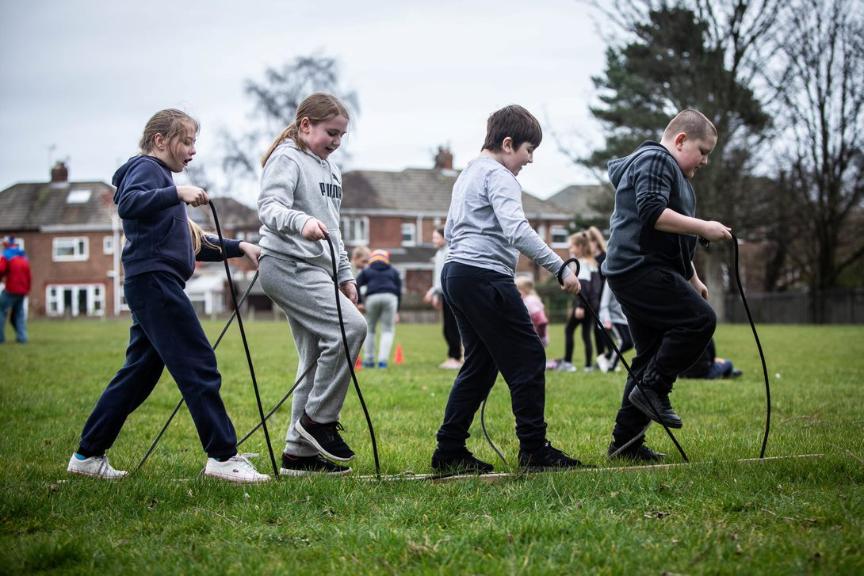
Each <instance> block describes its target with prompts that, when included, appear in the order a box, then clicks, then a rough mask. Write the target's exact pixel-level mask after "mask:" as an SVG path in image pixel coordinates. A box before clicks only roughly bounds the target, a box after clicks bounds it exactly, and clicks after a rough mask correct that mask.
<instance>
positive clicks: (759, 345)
mask: <svg viewBox="0 0 864 576" xmlns="http://www.w3.org/2000/svg"><path fill="white" fill-rule="evenodd" d="M732 243H733V244H734V245H735V282H736V283H737V284H738V293H739V294H741V302H743V304H744V311H745V312H746V313H747V320H748V321H749V322H750V329H751V330H752V331H753V338H754V339H755V340H756V348H758V349H759V359H760V360H761V361H762V376H763V377H764V378H765V433H764V434H763V436H762V448H761V450H760V451H759V458H765V449H766V448H767V446H768V434H769V433H770V432H771V385H770V384H769V383H768V366H767V364H766V363H765V354H764V352H763V351H762V343H761V342H760V341H759V334H757V333H756V324H755V323H754V322H753V316H752V315H751V314H750V306H749V305H748V304H747V297H746V296H744V287H743V285H742V284H741V274H740V271H739V268H738V237H737V236H735V234H732ZM706 244H707V242H704V241H703V245H706Z"/></svg>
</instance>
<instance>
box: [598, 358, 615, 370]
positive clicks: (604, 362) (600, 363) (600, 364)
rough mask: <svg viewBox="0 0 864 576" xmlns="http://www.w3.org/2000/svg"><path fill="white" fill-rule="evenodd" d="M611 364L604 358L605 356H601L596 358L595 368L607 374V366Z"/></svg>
mask: <svg viewBox="0 0 864 576" xmlns="http://www.w3.org/2000/svg"><path fill="white" fill-rule="evenodd" d="M611 363H612V362H611V361H610V360H609V359H608V358H606V356H605V355H603V354H601V355H599V356H597V367H598V368H600V371H601V372H608V371H609V365H610V364H611Z"/></svg>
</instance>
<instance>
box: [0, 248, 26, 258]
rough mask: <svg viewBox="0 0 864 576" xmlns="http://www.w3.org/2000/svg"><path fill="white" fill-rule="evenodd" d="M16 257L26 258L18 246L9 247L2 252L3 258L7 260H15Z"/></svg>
mask: <svg viewBox="0 0 864 576" xmlns="http://www.w3.org/2000/svg"><path fill="white" fill-rule="evenodd" d="M18 256H24V257H25V258H26V257H27V254H26V253H25V252H24V250H22V249H21V248H19V247H18V246H10V247H9V248H6V249H5V250H3V257H4V258H6V259H7V260H11V259H12V258H17V257H18Z"/></svg>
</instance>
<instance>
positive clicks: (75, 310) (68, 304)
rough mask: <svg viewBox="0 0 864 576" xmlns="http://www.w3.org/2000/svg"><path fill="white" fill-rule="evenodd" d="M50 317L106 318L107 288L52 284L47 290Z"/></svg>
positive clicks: (98, 285) (46, 297)
mask: <svg viewBox="0 0 864 576" xmlns="http://www.w3.org/2000/svg"><path fill="white" fill-rule="evenodd" d="M45 302H46V309H47V311H48V315H49V316H63V315H67V316H73V317H74V316H104V315H105V287H104V286H103V285H102V284H83V285H75V286H71V285H63V284H52V285H49V286H48V287H47V288H46V289H45Z"/></svg>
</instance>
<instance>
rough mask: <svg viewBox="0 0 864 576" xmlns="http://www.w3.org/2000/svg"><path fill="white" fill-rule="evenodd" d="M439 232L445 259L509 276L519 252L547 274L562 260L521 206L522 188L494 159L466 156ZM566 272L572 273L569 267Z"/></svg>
mask: <svg viewBox="0 0 864 576" xmlns="http://www.w3.org/2000/svg"><path fill="white" fill-rule="evenodd" d="M444 237H445V238H447V244H448V246H449V248H450V253H449V254H448V256H447V261H448V262H459V263H461V264H467V265H469V266H477V267H480V268H488V269H490V270H495V271H496V272H500V273H501V274H506V275H507V276H513V275H514V274H515V271H516V262H517V261H518V259H519V252H522V253H523V254H525V256H527V257H528V258H531V259H532V260H533V261H534V262H536V263H537V264H538V265H540V266H542V267H544V268H546V269H547V270H548V271H549V272H551V273H552V274H557V273H558V270H559V269H560V268H561V266H562V265H563V264H564V261H563V260H561V257H560V256H558V255H557V254H555V252H553V251H552V249H551V248H549V246H547V245H546V243H545V242H543V240H541V239H540V237H539V236H538V235H537V233H536V232H535V231H534V230H533V229H532V228H531V225H530V224H529V223H528V219H527V218H526V217H525V211H524V210H523V209H522V187H521V186H520V185H519V182H518V181H517V180H516V177H515V176H513V173H512V172H510V171H509V170H508V169H507V168H505V167H504V165H502V164H501V163H500V162H498V161H496V160H495V159H493V158H488V157H485V156H481V157H479V158H477V159H475V160H473V161H471V163H470V164H468V166H466V167H465V169H464V170H463V171H462V173H461V174H460V175H459V178H457V179H456V184H454V186H453V196H452V198H451V199H450V211H449V212H448V213H447V225H446V226H445V229H444ZM566 274H572V272H569V269H568V271H567V272H565V275H566Z"/></svg>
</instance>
